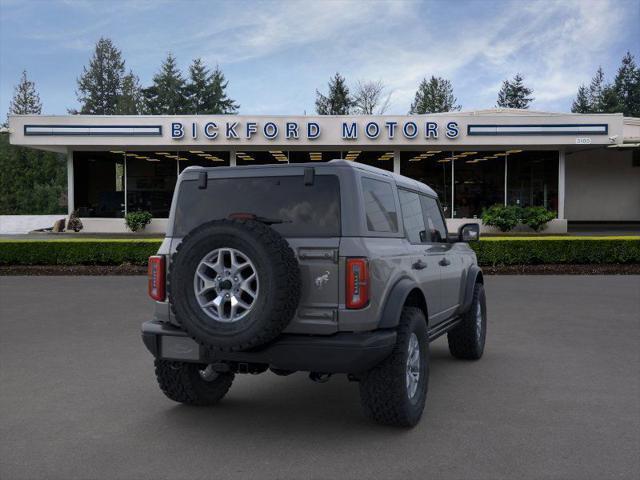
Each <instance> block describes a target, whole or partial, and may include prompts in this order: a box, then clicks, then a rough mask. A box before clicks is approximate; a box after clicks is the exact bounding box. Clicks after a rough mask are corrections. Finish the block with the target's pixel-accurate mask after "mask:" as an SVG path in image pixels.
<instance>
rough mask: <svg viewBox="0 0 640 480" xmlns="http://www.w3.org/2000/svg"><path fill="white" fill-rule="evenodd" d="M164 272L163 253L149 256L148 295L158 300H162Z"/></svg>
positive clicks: (163, 295) (163, 294)
mask: <svg viewBox="0 0 640 480" xmlns="http://www.w3.org/2000/svg"><path fill="white" fill-rule="evenodd" d="M164 272H165V267H164V255H154V256H153V257H149V270H148V275H149V296H150V297H151V298H153V299H154V300H157V301H158V302H162V301H163V300H164V297H165V291H164V286H165V278H164Z"/></svg>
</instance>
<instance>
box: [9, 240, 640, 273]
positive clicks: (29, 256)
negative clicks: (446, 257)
mask: <svg viewBox="0 0 640 480" xmlns="http://www.w3.org/2000/svg"><path fill="white" fill-rule="evenodd" d="M161 242H162V241H161V240H160V239H110V240H100V239H76V238H72V239H65V240H8V241H4V240H0V265H121V264H123V263H130V264H133V265H146V264H147V259H148V257H149V256H151V255H155V253H156V252H157V251H158V248H159V247H160V244H161ZM469 245H470V246H471V247H472V248H473V249H474V250H475V251H476V254H477V255H478V263H479V264H480V265H492V266H495V265H535V264H544V263H564V264H599V263H600V264H602V263H640V237H538V238H532V237H529V238H523V237H518V238H495V237H494V238H484V239H482V240H480V241H479V242H471V243H470V244H469Z"/></svg>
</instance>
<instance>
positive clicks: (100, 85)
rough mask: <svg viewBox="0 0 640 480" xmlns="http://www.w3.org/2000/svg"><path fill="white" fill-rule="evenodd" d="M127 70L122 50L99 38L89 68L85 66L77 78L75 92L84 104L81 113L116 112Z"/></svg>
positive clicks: (104, 113) (107, 113) (105, 113)
mask: <svg viewBox="0 0 640 480" xmlns="http://www.w3.org/2000/svg"><path fill="white" fill-rule="evenodd" d="M124 72H125V69H124V60H123V59H122V53H121V52H120V50H118V49H117V48H116V46H115V45H114V44H113V42H112V41H111V40H110V39H108V38H101V39H100V40H98V43H96V48H95V51H94V53H93V57H91V60H90V62H89V67H88V68H87V67H83V71H82V75H81V76H80V78H79V79H78V90H77V92H76V95H77V97H78V101H79V102H80V104H81V107H80V113H84V114H94V115H113V114H115V113H117V111H118V107H117V105H118V99H119V97H120V94H121V90H122V80H123V77H124V76H125V73H124ZM73 113H76V112H73Z"/></svg>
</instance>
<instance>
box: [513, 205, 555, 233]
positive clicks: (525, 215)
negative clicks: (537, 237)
mask: <svg viewBox="0 0 640 480" xmlns="http://www.w3.org/2000/svg"><path fill="white" fill-rule="evenodd" d="M554 218H556V214H555V212H552V211H550V210H547V209H546V208H544V207H527V208H523V209H522V212H521V222H522V223H523V224H525V225H528V226H530V227H531V228H532V229H533V231H534V232H539V231H540V230H543V229H544V228H545V227H546V225H547V223H549V222H550V221H551V220H553V219H554Z"/></svg>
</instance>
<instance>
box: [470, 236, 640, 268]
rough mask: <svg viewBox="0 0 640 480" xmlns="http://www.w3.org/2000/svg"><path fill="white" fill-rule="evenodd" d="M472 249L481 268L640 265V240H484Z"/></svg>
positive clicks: (588, 238) (558, 238)
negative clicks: (504, 266) (502, 266)
mask: <svg viewBox="0 0 640 480" xmlns="http://www.w3.org/2000/svg"><path fill="white" fill-rule="evenodd" d="M471 245H472V247H473V249H474V250H475V251H476V254H477V255H478V263H480V265H492V266H496V265H537V264H544V263H565V264H597V263H640V237H564V238H563V237H540V238H531V237H528V238H485V239H482V240H481V241H480V242H475V243H472V244H471Z"/></svg>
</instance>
